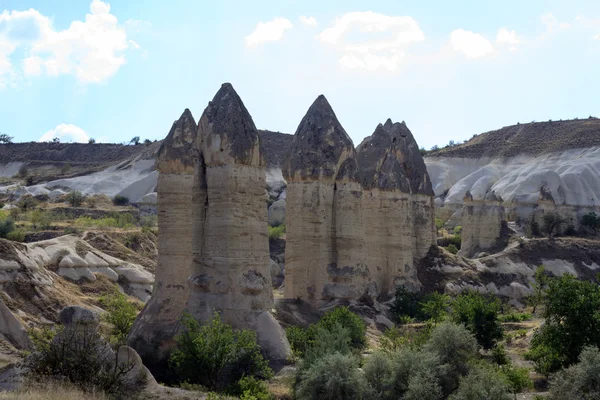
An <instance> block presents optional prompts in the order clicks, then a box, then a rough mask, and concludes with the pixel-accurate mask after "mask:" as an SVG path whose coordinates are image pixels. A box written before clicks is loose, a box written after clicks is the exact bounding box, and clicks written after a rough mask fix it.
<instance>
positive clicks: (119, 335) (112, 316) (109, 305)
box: [100, 292, 140, 344]
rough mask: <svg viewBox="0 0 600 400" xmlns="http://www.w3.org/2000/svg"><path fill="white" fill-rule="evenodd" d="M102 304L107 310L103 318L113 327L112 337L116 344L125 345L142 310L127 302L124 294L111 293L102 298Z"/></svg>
mask: <svg viewBox="0 0 600 400" xmlns="http://www.w3.org/2000/svg"><path fill="white" fill-rule="evenodd" d="M100 304H101V305H102V307H104V309H105V310H106V313H105V314H103V315H102V318H103V319H104V320H105V321H106V322H108V323H109V324H111V325H112V332H111V337H112V339H113V340H112V341H113V342H115V343H116V344H125V342H126V339H127V335H128V334H129V331H130V330H131V326H132V325H133V322H134V321H135V318H136V317H137V315H138V313H139V312H140V309H139V308H138V307H136V305H135V304H134V303H131V302H130V301H128V300H127V296H125V295H124V294H123V293H120V292H116V293H111V294H110V295H108V296H102V297H101V298H100Z"/></svg>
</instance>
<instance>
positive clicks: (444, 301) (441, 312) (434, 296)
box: [419, 292, 450, 325]
mask: <svg viewBox="0 0 600 400" xmlns="http://www.w3.org/2000/svg"><path fill="white" fill-rule="evenodd" d="M419 304H420V305H421V311H422V312H423V314H425V315H426V316H427V317H428V318H429V319H431V320H432V321H433V324H434V325H437V323H438V322H440V321H441V320H442V319H443V318H444V316H445V315H446V313H447V312H448V311H447V309H448V305H449V304H450V297H449V296H448V295H447V294H441V293H437V292H433V293H431V294H430V295H427V296H426V297H425V299H424V301H423V302H421V303H419Z"/></svg>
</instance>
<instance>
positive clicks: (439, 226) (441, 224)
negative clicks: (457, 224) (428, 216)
mask: <svg viewBox="0 0 600 400" xmlns="http://www.w3.org/2000/svg"><path fill="white" fill-rule="evenodd" d="M443 227H444V221H442V220H441V219H439V218H436V219H435V230H436V231H437V232H439V231H440V229H442V228H443Z"/></svg>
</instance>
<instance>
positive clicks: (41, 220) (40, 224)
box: [29, 209, 52, 229]
mask: <svg viewBox="0 0 600 400" xmlns="http://www.w3.org/2000/svg"><path fill="white" fill-rule="evenodd" d="M29 221H30V222H31V225H32V226H33V228H34V229H48V228H49V227H50V226H51V224H52V216H51V215H50V214H49V213H48V212H46V211H42V210H40V209H35V210H33V211H32V212H31V214H30V215H29Z"/></svg>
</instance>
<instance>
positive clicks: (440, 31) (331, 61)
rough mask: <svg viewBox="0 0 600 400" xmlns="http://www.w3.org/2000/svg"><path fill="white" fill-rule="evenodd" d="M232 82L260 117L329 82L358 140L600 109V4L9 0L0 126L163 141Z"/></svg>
mask: <svg viewBox="0 0 600 400" xmlns="http://www.w3.org/2000/svg"><path fill="white" fill-rule="evenodd" d="M223 82H231V83H232V84H233V86H234V88H235V89H236V90H237V92H238V94H239V95H240V97H241V98H242V100H243V101H244V104H245V105H246V108H247V109H248V110H249V112H250V114H251V115H252V117H253V119H254V122H255V124H256V126H257V127H258V128H259V129H269V130H273V131H280V132H286V133H294V131H295V130H296V128H297V126H298V124H299V123H300V120H301V119H302V117H303V116H304V114H305V113H306V111H307V110H308V108H309V106H310V105H311V103H312V102H313V101H314V99H316V97H317V96H318V95H319V94H324V95H325V96H326V97H327V99H328V100H329V102H330V104H331V105H332V107H333V109H334V110H335V112H336V115H337V116H338V119H339V120H340V122H341V124H342V125H343V126H344V128H345V129H346V131H347V132H348V134H349V135H350V136H351V138H352V140H353V141H354V144H355V145H358V144H359V143H360V141H361V140H362V139H363V138H364V137H366V136H368V135H370V134H372V133H373V131H374V130H375V127H376V126H377V124H378V123H382V122H384V121H385V120H386V119H387V118H391V119H392V120H393V121H405V122H406V124H407V125H408V127H409V128H410V129H411V131H412V132H413V135H414V136H415V138H416V140H417V142H418V143H419V145H420V146H423V147H425V148H430V147H431V146H433V145H444V144H446V143H448V142H449V141H450V140H454V141H462V140H466V139H469V138H471V137H472V136H473V135H474V134H478V133H482V132H486V131H489V130H494V129H499V128H501V127H503V126H507V125H513V124H516V123H517V122H520V123H524V122H531V121H547V120H550V119H552V120H559V119H572V118H587V117H588V116H590V115H592V116H598V117H600V1H597V0H570V1H563V0H560V1H559V0H546V1H543V0H526V1H524V0H518V1H515V0H503V1H491V0H486V1H484V0H480V1H467V0H454V1H447V0H439V1H419V2H417V1H403V0H371V1H369V2H365V1H357V0H339V1H338V0H327V1H323V0H320V1H313V0H297V1H296V0H287V1H286V0H278V1H270V0H264V1H262V0H256V1H251V2H250V1H246V0H211V1H206V0H198V1H194V2H192V1H183V0H171V1H168V2H165V1H152V0H149V1H148V0H147V1H144V2H133V1H129V0H112V1H109V0H107V1H100V0H70V1H65V0H0V132H2V133H6V134H8V135H9V136H13V137H14V141H19V142H21V141H40V140H41V141H48V140H52V139H53V138H55V137H58V138H60V139H61V141H63V142H68V141H73V142H87V141H88V139H89V138H94V139H95V140H96V141H97V142H117V143H120V142H125V141H129V140H130V139H131V138H132V137H134V136H139V137H141V138H142V139H146V138H148V139H151V140H154V139H162V138H164V137H165V136H166V134H167V133H168V131H169V129H170V127H171V125H172V123H173V121H174V120H176V119H178V118H179V116H180V115H181V114H182V112H183V111H184V110H185V108H189V109H190V110H191V111H192V113H193V115H194V117H195V118H196V120H198V119H199V118H200V116H201V114H202V112H203V110H204V108H205V107H206V105H207V104H208V101H209V100H211V99H212V97H213V96H214V94H215V93H216V92H217V90H218V89H219V87H220V85H221V84H222V83H223Z"/></svg>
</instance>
